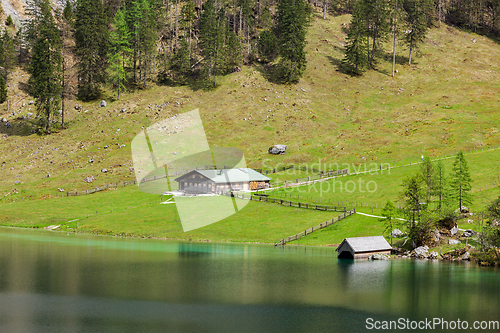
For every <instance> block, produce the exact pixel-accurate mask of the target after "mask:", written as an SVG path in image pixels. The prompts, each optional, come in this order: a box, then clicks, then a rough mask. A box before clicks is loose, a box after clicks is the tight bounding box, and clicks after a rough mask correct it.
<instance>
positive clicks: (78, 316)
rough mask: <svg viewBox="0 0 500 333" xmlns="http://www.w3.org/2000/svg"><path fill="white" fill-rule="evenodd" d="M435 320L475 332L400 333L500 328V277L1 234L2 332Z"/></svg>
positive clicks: (332, 256) (419, 264)
mask: <svg viewBox="0 0 500 333" xmlns="http://www.w3.org/2000/svg"><path fill="white" fill-rule="evenodd" d="M434 318H436V319H434ZM426 319H427V320H428V321H429V320H430V321H432V320H438V319H439V320H441V321H447V322H448V325H449V326H450V325H453V323H452V322H454V323H455V324H456V323H457V320H458V319H460V321H461V322H462V321H467V322H466V323H467V324H468V325H469V326H468V329H467V330H457V329H456V330H452V329H450V327H448V328H449V329H448V330H446V329H443V328H446V327H445V326H442V324H441V325H438V326H434V329H429V326H427V327H426V328H425V327H423V329H416V330H414V329H411V327H410V329H405V330H392V331H393V332H396V331H397V332H400V331H405V332H427V331H428V332H431V331H432V332H444V331H450V332H455V331H462V332H470V331H475V330H473V329H472V327H471V326H472V325H473V323H474V322H475V321H478V322H481V321H485V322H489V321H499V320H500V271H499V270H498V269H494V268H481V267H476V266H473V265H465V264H462V263H446V262H440V261H415V260H391V261H356V262H354V261H341V260H337V258H336V252H335V249H334V248H330V247H296V246H289V245H287V246H286V247H284V248H275V247H274V246H268V245H247V244H219V243H181V242H175V241H162V240H145V239H123V238H112V237H97V236H89V235H75V234H65V233H64V234H61V233H56V232H49V231H44V230H27V229H14V228H0V332H350V333H353V332H369V331H380V332H382V331H387V330H382V329H380V330H376V329H371V330H369V329H367V326H370V323H372V324H374V323H375V322H376V321H378V322H379V324H380V325H382V324H383V323H384V322H385V321H393V322H395V323H398V324H401V321H403V322H404V323H406V324H407V325H411V324H412V321H413V322H414V323H417V324H418V322H419V321H425V320H426ZM407 320H408V321H407ZM462 325H463V323H462ZM483 325H484V324H483ZM372 327H373V326H372ZM477 331H478V332H490V331H491V332H493V331H496V330H492V329H490V330H477Z"/></svg>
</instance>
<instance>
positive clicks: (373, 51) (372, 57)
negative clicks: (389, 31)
mask: <svg viewBox="0 0 500 333" xmlns="http://www.w3.org/2000/svg"><path fill="white" fill-rule="evenodd" d="M376 35H377V29H375V30H374V31H373V45H372V56H371V58H370V66H373V59H374V58H375V42H376V40H377V39H376V38H375V36H376Z"/></svg>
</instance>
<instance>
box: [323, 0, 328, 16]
mask: <svg viewBox="0 0 500 333" xmlns="http://www.w3.org/2000/svg"><path fill="white" fill-rule="evenodd" d="M327 6H328V0H325V2H323V20H326V8H327Z"/></svg>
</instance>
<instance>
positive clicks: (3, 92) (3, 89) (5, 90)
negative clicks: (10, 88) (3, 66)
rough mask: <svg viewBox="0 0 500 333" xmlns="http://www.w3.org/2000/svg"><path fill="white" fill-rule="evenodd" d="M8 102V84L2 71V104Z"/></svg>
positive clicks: (0, 86) (0, 80)
mask: <svg viewBox="0 0 500 333" xmlns="http://www.w3.org/2000/svg"><path fill="white" fill-rule="evenodd" d="M6 100H7V82H6V80H5V77H4V74H3V73H2V71H1V70H0V104H2V103H3V102H5V101H6Z"/></svg>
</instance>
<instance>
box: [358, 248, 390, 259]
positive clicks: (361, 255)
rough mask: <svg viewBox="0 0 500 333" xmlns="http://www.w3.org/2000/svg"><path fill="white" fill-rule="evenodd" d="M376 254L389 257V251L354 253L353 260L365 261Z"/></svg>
mask: <svg viewBox="0 0 500 333" xmlns="http://www.w3.org/2000/svg"><path fill="white" fill-rule="evenodd" d="M377 253H380V254H387V255H390V254H391V250H387V251H372V252H362V253H355V254H354V259H367V258H369V257H371V256H372V255H374V254H377Z"/></svg>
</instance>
